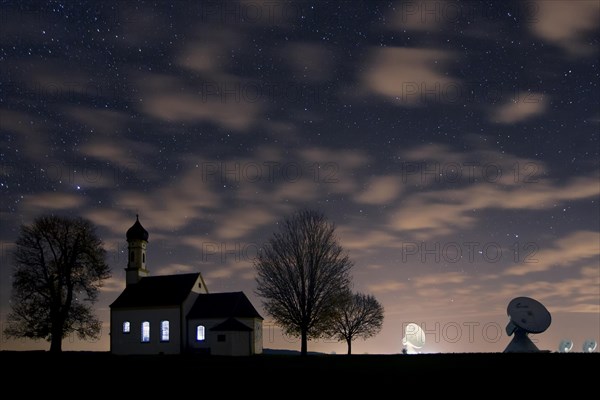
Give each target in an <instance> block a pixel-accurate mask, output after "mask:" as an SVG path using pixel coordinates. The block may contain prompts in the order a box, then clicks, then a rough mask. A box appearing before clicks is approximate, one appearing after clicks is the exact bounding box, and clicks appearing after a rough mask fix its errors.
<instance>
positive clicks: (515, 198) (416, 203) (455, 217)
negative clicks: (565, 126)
mask: <svg viewBox="0 0 600 400" xmlns="http://www.w3.org/2000/svg"><path fill="white" fill-rule="evenodd" d="M597 181H598V178H597V177H596V176H589V177H580V178H574V179H571V180H570V181H568V182H566V183H565V184H563V185H557V184H554V183H552V182H551V181H549V180H541V179H540V180H539V181H537V182H532V183H529V184H527V183H525V184H520V185H512V186H506V185H497V184H490V183H485V182H484V183H476V184H472V185H469V186H466V187H464V188H461V189H449V190H432V191H428V192H417V193H413V194H411V195H407V196H406V197H405V199H404V200H403V202H402V205H401V206H400V207H399V208H398V209H397V210H396V211H395V212H393V213H392V214H391V216H390V222H389V227H390V228H391V229H394V230H398V231H404V232H405V233H406V232H410V233H411V234H413V235H414V236H415V237H416V238H418V239H422V240H424V239H428V238H431V237H433V236H440V235H447V234H449V233H452V232H455V231H456V230H458V229H463V228H468V227H471V226H473V225H475V223H476V222H477V221H478V218H477V216H478V214H477V213H476V212H475V211H480V210H483V209H506V210H508V209H529V210H544V209H550V208H552V207H554V206H555V205H556V204H560V203H562V202H564V201H567V200H581V199H585V198H590V197H594V196H596V197H597V196H598V195H599V194H600V188H599V187H598V184H597Z"/></svg>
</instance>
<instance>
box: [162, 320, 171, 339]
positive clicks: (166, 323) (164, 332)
mask: <svg viewBox="0 0 600 400" xmlns="http://www.w3.org/2000/svg"><path fill="white" fill-rule="evenodd" d="M160 341H161V342H168V341H169V321H161V322H160Z"/></svg>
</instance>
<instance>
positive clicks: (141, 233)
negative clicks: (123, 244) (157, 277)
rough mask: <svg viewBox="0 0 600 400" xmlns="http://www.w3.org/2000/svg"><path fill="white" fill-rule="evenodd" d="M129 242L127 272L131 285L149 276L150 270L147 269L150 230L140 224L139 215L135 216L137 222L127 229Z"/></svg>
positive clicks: (128, 282)
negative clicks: (147, 246)
mask: <svg viewBox="0 0 600 400" xmlns="http://www.w3.org/2000/svg"><path fill="white" fill-rule="evenodd" d="M127 243H128V260H129V261H128V262H127V268H125V272H126V284H127V286H129V285H132V284H134V283H138V281H139V280H140V279H142V278H143V277H145V276H148V270H147V269H146V245H147V244H148V231H147V230H145V229H144V227H143V226H142V224H140V220H139V217H138V215H136V216H135V224H133V226H132V227H131V228H129V229H128V230H127Z"/></svg>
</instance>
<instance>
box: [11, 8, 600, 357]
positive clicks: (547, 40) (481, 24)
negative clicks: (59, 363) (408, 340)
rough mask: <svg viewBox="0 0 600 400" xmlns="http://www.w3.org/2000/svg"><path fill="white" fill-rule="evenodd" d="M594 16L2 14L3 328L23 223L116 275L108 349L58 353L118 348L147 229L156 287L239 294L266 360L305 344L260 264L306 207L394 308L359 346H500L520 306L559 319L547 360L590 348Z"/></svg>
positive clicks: (573, 11)
mask: <svg viewBox="0 0 600 400" xmlns="http://www.w3.org/2000/svg"><path fill="white" fill-rule="evenodd" d="M599 4H600V3H599V2H598V1H595V0H594V1H564V2H561V1H521V2H515V3H513V2H508V1H507V2H504V1H502V2H501V1H498V2H483V1H482V2H480V1H466V2H460V3H459V2H456V1H452V0H451V1H423V2H421V1H407V2H383V1H381V2H374V1H373V2H366V1H365V2H359V1H341V2H331V1H315V2H309V1H299V2H286V1H273V0H269V1H260V0H259V1H253V0H250V1H240V2H234V1H228V2H214V1H210V2H196V1H176V2H173V4H160V3H159V2H142V1H139V2H137V1H119V2H118V5H117V3H112V2H108V1H102V2H74V1H73V2H71V1H67V2H48V3H47V4H44V5H40V4H37V3H30V4H28V3H27V2H21V1H18V2H16V1H15V2H8V3H7V2H4V1H3V2H1V3H0V131H1V133H2V134H1V136H0V161H1V163H0V164H1V167H2V169H1V174H0V206H1V210H0V211H1V214H0V245H1V250H2V252H1V258H0V324H2V325H3V324H4V321H5V320H6V316H7V314H8V312H9V311H10V303H9V298H10V285H11V268H12V267H11V258H10V254H11V251H12V250H13V249H14V245H13V243H14V241H15V239H16V237H17V235H18V232H19V226H20V225H21V224H28V223H31V222H32V221H33V219H34V218H35V217H36V216H39V215H42V214H45V213H54V214H59V215H70V216H83V217H85V218H88V219H90V220H91V221H92V222H93V223H94V224H96V225H97V227H98V233H99V235H100V237H101V238H102V239H103V241H104V243H105V247H106V249H107V251H108V263H109V264H110V266H111V267H112V271H113V273H112V275H113V276H112V278H111V279H110V280H109V281H107V282H106V285H105V286H104V287H103V291H102V294H101V296H100V300H99V302H98V303H96V305H95V309H96V313H97V315H98V316H99V318H100V319H101V320H102V321H103V324H104V325H103V326H104V328H103V334H102V337H101V338H100V340H99V341H95V342H92V341H80V340H78V339H77V338H68V339H66V340H65V346H64V347H65V349H86V350H104V351H106V350H108V347H109V344H108V343H109V341H108V330H109V312H108V305H109V304H110V303H111V302H112V301H114V299H115V298H116V297H117V296H118V294H119V293H120V291H121V290H122V289H123V287H124V283H125V272H124V268H125V266H126V263H127V257H126V253H124V250H126V246H127V243H126V241H125V231H126V230H127V228H129V227H130V226H131V225H132V224H133V222H134V221H135V215H136V213H138V214H139V216H140V222H141V223H142V224H143V225H144V227H145V228H146V229H147V230H148V231H149V233H150V240H149V244H148V268H149V270H150V272H151V274H152V275H160V274H171V273H185V272H196V271H198V272H201V273H202V274H203V276H204V279H205V280H206V283H207V285H208V289H209V290H210V291H211V292H222V291H240V290H242V291H244V292H245V293H246V294H247V295H248V296H249V298H250V299H251V301H252V302H253V303H254V304H255V306H256V307H257V309H258V310H259V312H261V314H263V316H264V317H265V318H266V320H265V335H264V346H265V347H266V348H290V349H299V347H300V345H299V342H298V340H297V339H293V338H288V337H285V336H283V335H282V333H281V331H280V330H279V328H278V327H277V326H275V325H273V323H272V322H271V321H270V320H269V318H268V316H267V315H266V314H265V313H264V311H263V309H262V307H261V302H260V299H259V298H258V297H257V296H256V295H255V293H254V290H255V287H256V284H255V281H254V276H255V274H254V270H253V268H252V264H251V262H252V257H253V256H254V255H255V254H256V251H257V249H258V248H259V247H260V246H261V244H262V243H264V242H265V241H266V240H268V238H269V236H270V235H271V234H272V233H273V232H274V231H275V230H276V229H277V221H278V220H280V219H281V218H283V217H285V216H286V215H289V213H291V212H293V211H294V210H297V209H300V208H313V209H316V210H319V211H322V212H323V213H325V215H326V216H327V217H328V218H329V219H330V220H331V221H333V222H334V223H335V224H336V226H337V232H338V237H339V240H340V243H341V245H342V246H343V247H344V248H345V249H346V250H347V251H348V252H349V255H350V257H351V259H352V261H353V262H354V267H353V270H352V273H353V277H354V290H356V291H360V292H365V293H371V294H373V295H375V296H376V297H377V298H378V299H379V301H380V302H381V303H382V304H383V306H384V307H385V321H384V326H383V329H382V331H381V333H380V334H379V335H378V336H376V337H374V338H372V339H369V340H367V341H363V340H360V339H359V340H358V341H356V342H355V343H354V345H353V350H354V352H356V353H365V352H368V353H398V352H400V351H401V348H402V344H401V339H402V336H403V332H402V331H403V326H405V325H406V324H408V323H410V322H415V323H418V324H420V325H421V324H422V326H423V327H424V329H425V331H426V333H427V336H426V339H427V343H426V346H425V348H424V349H423V351H424V352H463V351H467V352H469V351H502V350H503V349H504V347H505V346H506V345H507V344H508V342H509V340H510V338H507V337H506V334H505V333H504V327H505V326H506V323H507V322H508V317H507V316H506V306H507V304H508V302H509V301H510V300H511V299H512V298H513V297H517V296H528V297H533V298H535V299H537V300H539V301H541V302H542V303H543V304H544V305H545V306H546V307H547V308H548V309H549V310H550V312H551V313H552V318H553V321H552V325H551V326H550V328H549V329H548V331H546V332H545V333H543V334H540V335H536V336H535V339H537V345H538V347H540V348H542V349H549V350H556V349H557V346H558V343H559V341H560V340H561V339H571V340H573V341H574V342H575V349H576V350H578V351H580V349H581V345H582V343H583V340H584V339H588V338H589V339H594V340H599V339H600V208H599V194H600V179H599V177H600V167H599V159H600V158H599V146H600V141H599V125H600V111H599V110H600V97H599V87H598V86H599V72H598V57H599V36H598V33H599V26H600V17H599V15H600V6H599ZM38 348H48V344H47V343H46V342H43V341H38V342H33V341H23V340H19V341H9V340H7V339H6V338H5V337H4V336H2V340H1V341H0V349H2V350H5V349H38ZM309 350H316V351H323V352H327V353H330V352H333V351H335V352H337V353H343V352H344V351H345V344H344V343H339V344H338V343H334V342H328V341H323V340H320V341H318V342H311V343H309Z"/></svg>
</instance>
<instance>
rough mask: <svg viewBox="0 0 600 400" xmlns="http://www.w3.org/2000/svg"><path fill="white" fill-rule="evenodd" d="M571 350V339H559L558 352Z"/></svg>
mask: <svg viewBox="0 0 600 400" xmlns="http://www.w3.org/2000/svg"><path fill="white" fill-rule="evenodd" d="M571 350H573V341H571V340H568V339H566V340H561V341H560V344H559V345H558V352H559V353H568V352H570V351H571Z"/></svg>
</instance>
